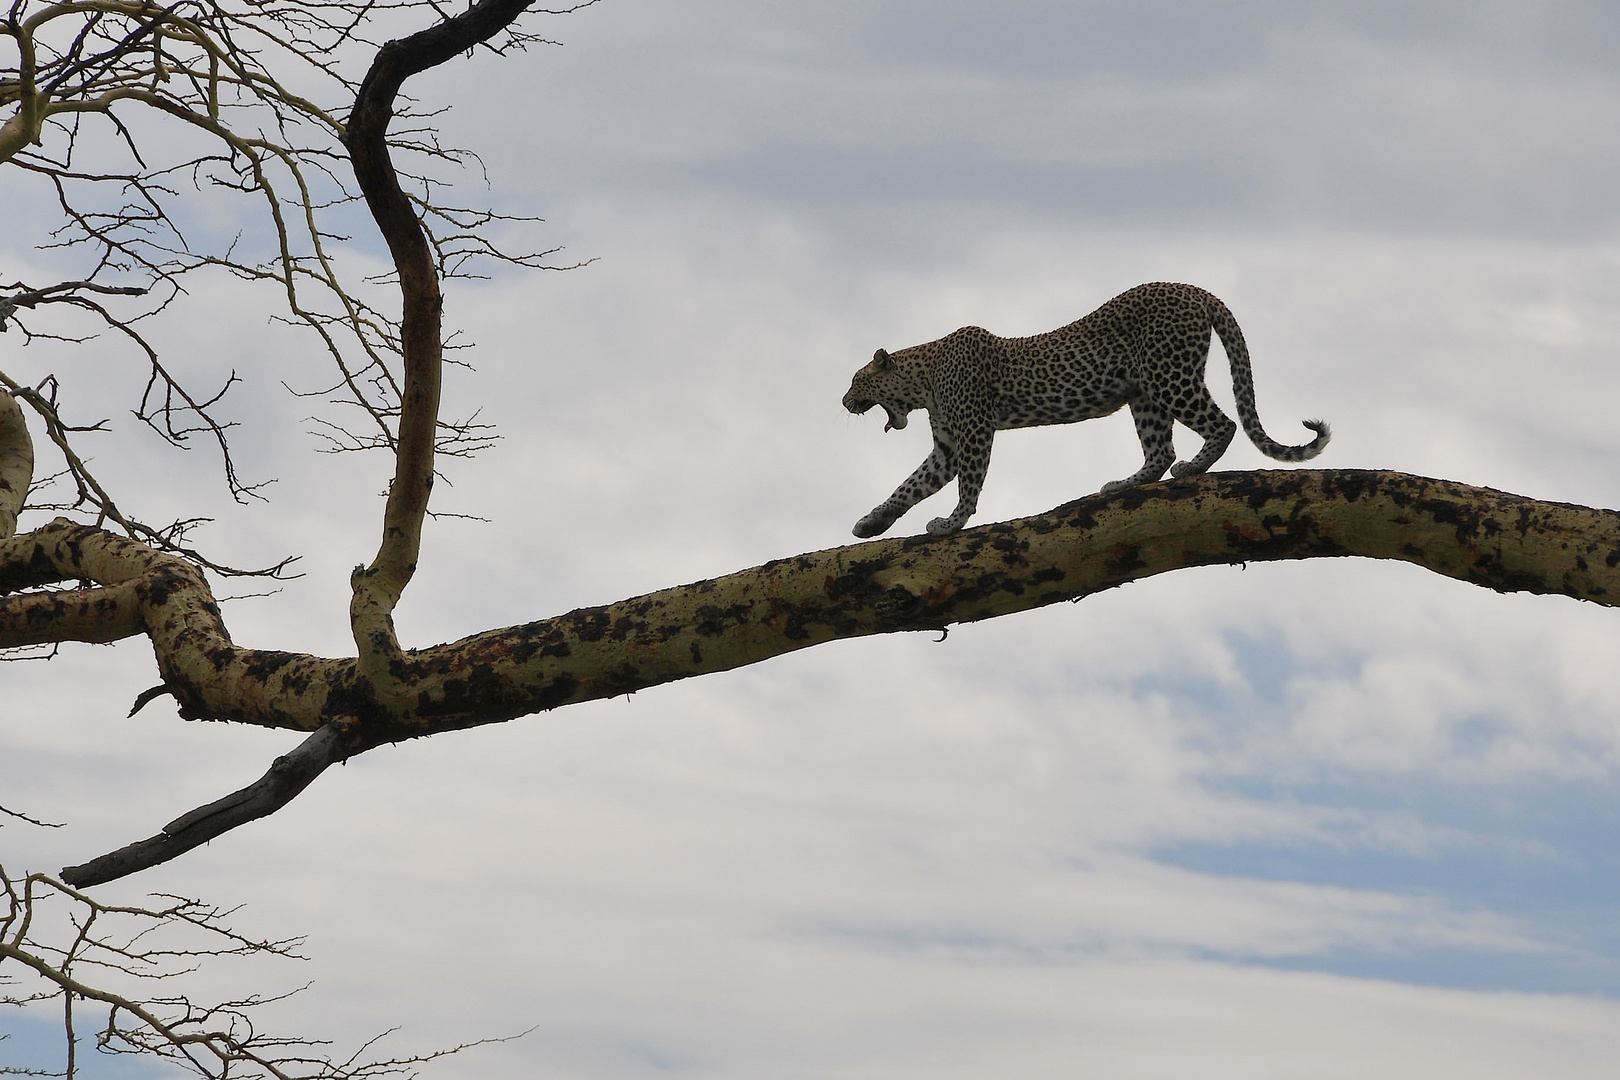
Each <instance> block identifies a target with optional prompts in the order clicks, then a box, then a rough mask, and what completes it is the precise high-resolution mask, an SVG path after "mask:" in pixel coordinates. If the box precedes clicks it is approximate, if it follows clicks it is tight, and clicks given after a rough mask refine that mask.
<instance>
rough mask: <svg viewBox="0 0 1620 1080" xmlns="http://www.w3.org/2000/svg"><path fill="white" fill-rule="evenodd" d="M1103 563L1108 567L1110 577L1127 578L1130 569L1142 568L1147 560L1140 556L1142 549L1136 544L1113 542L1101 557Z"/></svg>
mask: <svg viewBox="0 0 1620 1080" xmlns="http://www.w3.org/2000/svg"><path fill="white" fill-rule="evenodd" d="M1103 565H1104V566H1105V567H1107V568H1108V573H1109V576H1110V577H1118V578H1128V577H1130V576H1131V571H1133V570H1141V569H1143V568H1144V567H1146V566H1147V562H1146V560H1144V559H1143V558H1142V549H1141V548H1140V547H1139V546H1138V545H1136V544H1115V545H1114V549H1113V550H1112V551H1110V552H1109V553H1108V556H1107V557H1106V558H1104V559H1103Z"/></svg>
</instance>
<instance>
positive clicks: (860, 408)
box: [844, 398, 906, 431]
mask: <svg viewBox="0 0 1620 1080" xmlns="http://www.w3.org/2000/svg"><path fill="white" fill-rule="evenodd" d="M877 404H879V403H878V402H876V401H868V400H867V399H866V398H845V399H844V408H846V409H848V410H849V411H850V412H852V413H854V414H855V415H856V416H862V415H865V414H866V413H867V412H870V411H871V409H872V407H873V406H874V405H877ZM883 411H884V413H886V414H887V415H888V418H889V419H888V421H887V422H886V423H885V424H884V425H883V430H884V431H898V430H899V429H901V428H903V427H905V426H906V417H905V414H904V413H896V412H895V411H894V410H893V409H891V408H889V407H888V406H887V405H884V406H883Z"/></svg>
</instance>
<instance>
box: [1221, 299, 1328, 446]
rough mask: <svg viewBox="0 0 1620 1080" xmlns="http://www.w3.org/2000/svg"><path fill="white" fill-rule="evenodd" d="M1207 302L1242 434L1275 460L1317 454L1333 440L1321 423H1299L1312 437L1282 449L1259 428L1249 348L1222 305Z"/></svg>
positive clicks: (1325, 422)
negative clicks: (1227, 366)
mask: <svg viewBox="0 0 1620 1080" xmlns="http://www.w3.org/2000/svg"><path fill="white" fill-rule="evenodd" d="M1209 301H1210V304H1209V315H1210V320H1211V321H1212V322H1213V323H1214V324H1215V333H1217V334H1219V335H1220V338H1221V345H1223V346H1224V347H1225V348H1226V356H1227V359H1228V360H1230V361H1231V364H1232V393H1233V396H1235V397H1236V398H1237V413H1238V421H1239V422H1240V423H1241V424H1242V425H1243V433H1244V434H1245V435H1247V436H1248V437H1249V441H1250V442H1252V443H1254V445H1255V446H1256V447H1257V448H1258V449H1259V451H1260V452H1261V453H1262V454H1264V455H1266V457H1268V458H1273V459H1275V460H1277V461H1309V460H1310V459H1311V458H1313V457H1315V456H1316V455H1317V454H1320V453H1321V452H1322V450H1323V449H1324V448H1325V447H1326V446H1327V444H1328V440H1329V439H1331V438H1332V437H1333V432H1332V431H1331V430H1330V429H1329V428H1328V425H1327V421H1325V420H1306V421H1303V423H1304V425H1305V426H1306V427H1308V428H1310V429H1311V430H1312V431H1314V432H1316V438H1314V439H1312V440H1311V441H1310V442H1308V443H1306V444H1304V445H1303V446H1284V445H1283V444H1282V443H1280V442H1277V441H1276V440H1274V439H1273V438H1272V437H1271V436H1269V435H1267V434H1266V429H1265V428H1263V427H1261V426H1260V413H1259V411H1258V410H1256V409H1255V407H1254V371H1253V370H1252V369H1251V368H1250V367H1249V346H1248V345H1247V344H1246V343H1245V342H1244V340H1243V331H1242V330H1240V329H1238V324H1237V320H1236V319H1234V318H1233V317H1232V312H1231V311H1229V310H1228V309H1227V307H1226V305H1225V304H1223V303H1221V302H1220V300H1218V299H1216V298H1215V297H1213V296H1211V297H1210V298H1209Z"/></svg>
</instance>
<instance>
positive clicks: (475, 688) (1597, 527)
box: [0, 469, 1620, 747]
mask: <svg viewBox="0 0 1620 1080" xmlns="http://www.w3.org/2000/svg"><path fill="white" fill-rule="evenodd" d="M1329 556H1361V557H1365V558H1374V559H1395V560H1400V561H1402V562H1409V563H1413V564H1415V565H1418V566H1422V567H1425V568H1426V569H1429V570H1433V571H1434V572H1436V573H1439V574H1444V575H1446V576H1447V577H1453V578H1457V579H1458V580H1461V581H1466V582H1469V583H1471V584H1474V585H1480V586H1483V587H1485V588H1489V589H1495V590H1497V591H1498V592H1534V593H1559V594H1562V595H1565V596H1570V597H1574V598H1576V599H1580V600H1591V601H1594V602H1596V603H1600V604H1609V605H1612V604H1614V603H1615V602H1616V600H1617V599H1620V513H1616V512H1614V511H1610V510H1596V509H1592V508H1589V507H1583V506H1571V505H1567V504H1563V503H1550V502H1542V501H1539V500H1536V499H1527V498H1524V497H1522V496H1518V495H1509V494H1505V493H1503V492H1499V491H1493V490H1491V489H1488V488H1478V487H1470V486H1468V485H1465V484H1456V483H1451V482H1448V481H1443V480H1432V479H1428V478H1425V477H1419V476H1411V475H1408V474H1405V473H1395V472H1375V471H1364V470H1356V469H1329V470H1303V469H1302V470H1291V471H1282V470H1277V471H1264V472H1252V473H1246V472H1237V473H1212V474H1209V475H1205V476H1198V477H1191V478H1188V479H1184V480H1173V481H1169V482H1166V483H1159V484H1150V485H1147V486H1145V487H1141V488H1135V489H1131V490H1128V491H1123V492H1117V493H1115V494H1113V495H1108V496H1103V495H1093V496H1090V497H1089V498H1085V499H1081V500H1078V501H1076V502H1073V503H1069V504H1068V505H1066V506H1062V507H1059V508H1057V509H1055V510H1052V511H1050V512H1049V513H1045V514H1038V515H1036V516H1033V517H1028V518H1023V519H1020V520H1017V521H1008V522H1002V523H998V524H993V525H982V526H979V527H977V528H973V529H967V530H964V531H962V532H960V533H957V534H956V535H954V536H948V537H943V538H938V539H934V538H929V537H911V538H893V539H883V540H874V541H869V542H866V543H861V544H852V545H850V546H847V547H840V548H831V549H829V550H826V551H816V552H810V553H808V554H803V555H795V556H793V557H791V558H786V559H778V560H774V561H772V562H769V563H766V564H764V565H763V566H756V567H753V568H751V569H748V570H741V571H738V572H737V573H734V574H729V575H727V576H725V577H721V578H716V579H713V580H710V581H699V582H694V583H692V584H690V585H681V586H677V587H675V588H671V589H664V590H661V591H659V592H654V593H648V594H646V595H644V596H637V597H632V598H630V599H628V600H621V601H619V602H618V603H615V604H609V605H607V606H605V607H594V608H581V609H579V610H577V611H571V612H569V613H567V614H565V615H559V616H556V617H552V618H546V619H540V620H537V621H535V622H530V623H524V624H522V625H520V626H510V627H505V628H502V629H498V630H489V631H486V632H484V633H481V634H475V635H473V636H472V637H468V638H465V639H463V640H461V641H456V642H451V643H449V644H444V645H437V646H434V647H432V648H427V649H421V650H408V651H402V652H401V653H400V656H399V658H398V660H397V661H396V662H395V664H394V666H393V668H392V670H391V672H390V676H391V678H392V679H393V680H394V681H395V683H396V684H397V686H398V687H399V688H400V689H399V696H398V699H397V700H394V701H383V700H381V699H380V698H379V697H378V696H377V695H375V694H373V693H371V691H370V690H369V688H368V686H367V683H366V680H365V679H364V678H363V677H362V675H361V674H360V672H359V669H358V664H357V661H355V660H353V659H328V658H322V657H316V656H308V655H303V654H295V653H285V652H271V651H265V650H259V649H247V648H242V647H240V646H238V645H236V644H234V643H233V642H232V641H231V639H230V635H229V634H228V632H227V631H226V629H225V625H224V623H223V621H222V620H221V618H220V615H219V609H218V608H217V607H216V606H215V604H214V602H213V599H212V596H211V594H210V593H209V590H208V585H207V582H206V581H205V580H204V578H203V575H202V573H201V572H200V571H198V570H197V569H195V568H194V567H193V566H191V565H190V564H189V563H187V562H186V561H185V560H183V559H180V558H178V557H176V556H173V555H168V554H165V553H159V552H153V551H151V550H150V549H148V548H146V547H144V546H143V545H141V544H138V543H136V542H134V541H131V540H127V539H123V538H120V537H116V536H112V535H110V534H108V533H105V532H102V531H100V530H97V529H93V528H89V527H87V526H83V525H74V524H71V523H69V522H66V521H58V522H55V523H53V524H51V525H47V526H45V527H44V528H41V529H38V530H36V531H34V532H32V533H29V534H26V535H23V536H18V537H14V538H13V539H11V540H7V541H3V542H0V567H3V568H4V569H3V571H0V586H3V587H7V588H10V589H15V588H17V587H20V586H22V585H43V584H47V583H49V582H52V581H67V580H73V579H81V578H82V579H88V580H91V581H94V582H96V583H98V585H100V586H101V587H100V588H95V589H86V590H76V591H72V592H48V593H25V594H22V595H15V596H9V597H6V598H4V599H0V645H18V644H25V643H31V642H39V641H64V640H93V641H107V640H111V639H114V638H117V637H121V636H129V635H132V634H136V633H146V634H147V635H149V636H150V637H151V639H152V644H153V648H154V651H155V653H156V656H157V663H158V670H159V672H160V673H161V675H162V677H163V681H164V684H165V685H166V687H167V688H168V690H169V692H170V693H172V694H173V695H174V698H175V700H176V701H177V702H179V706H180V713H181V715H182V716H184V717H186V718H187V719H208V720H230V721H235V722H238V723H247V724H257V725H260V726H265V727H281V728H292V729H297V730H301V731H313V730H315V729H316V728H318V727H321V726H322V725H325V724H330V723H338V724H342V725H348V726H353V727H354V728H355V729H356V731H357V732H361V733H362V734H361V735H360V736H359V737H358V740H357V742H356V744H355V745H356V746H357V747H363V746H373V745H376V744H378V743H381V742H384V741H392V740H398V739H406V738H414V737H416V736H419V735H429V734H434V733H437V732H441V731H448V730H452V729H456V728H464V727H474V726H477V725H480V724H488V723H495V722H499V721H503V720H510V719H512V718H514V717H518V716H523V715H526V714H529V713H534V712H541V711H544V710H547V709H553V708H556V707H558V706H561V705H570V704H574V703H576V702H580V701H590V700H593V699H596V698H602V697H611V696H614V695H616V694H624V693H628V692H630V691H633V690H640V689H644V688H646V687H650V686H656V685H658V684H660V683H666V682H673V681H675V680H677V679H684V678H689V677H691V676H694V675H706V674H710V673H713V672H717V671H726V670H730V669H731V668H736V667H742V666H745V665H747V664H752V663H757V662H758V661H760V660H764V659H767V658H769V657H772V656H778V655H781V654H783V653H787V652H793V651H795V650H797V649H803V648H807V647H809V646H811V645H817V644H820V643H821V642H825V641H832V640H834V639H836V638H850V637H862V636H865V635H868V634H883V633H893V632H896V631H903V630H938V629H943V628H945V627H948V626H950V625H953V624H955V623H962V622H977V621H979V620H982V619H989V618H995V617H997V616H1001V615H1009V614H1012V613H1014V612H1018V611H1026V610H1029V609H1032V608H1037V607H1044V606H1046V605H1048V604H1054V603H1058V602H1060V601H1065V600H1078V599H1080V598H1082V597H1085V596H1089V595H1091V594H1093V593H1096V592H1101V591H1103V590H1105V589H1111V588H1114V587H1115V586H1118V585H1122V584H1124V583H1125V582H1128V581H1135V580H1138V579H1140V578H1145V577H1151V576H1153V575H1155V574H1162V573H1165V572H1167V571H1170V570H1179V569H1183V568H1187V567H1194V566H1210V565H1216V564H1236V563H1248V562H1266V561H1272V560H1279V559H1308V558H1322V557H1329Z"/></svg>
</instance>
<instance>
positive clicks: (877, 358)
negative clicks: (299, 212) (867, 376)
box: [872, 349, 894, 371]
mask: <svg viewBox="0 0 1620 1080" xmlns="http://www.w3.org/2000/svg"><path fill="white" fill-rule="evenodd" d="M872 363H874V364H876V365H877V366H878V370H879V371H888V370H889V369H890V368H892V367H894V357H892V356H890V355H889V350H888V349H879V350H878V351H877V352H875V353H873V354H872Z"/></svg>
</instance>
